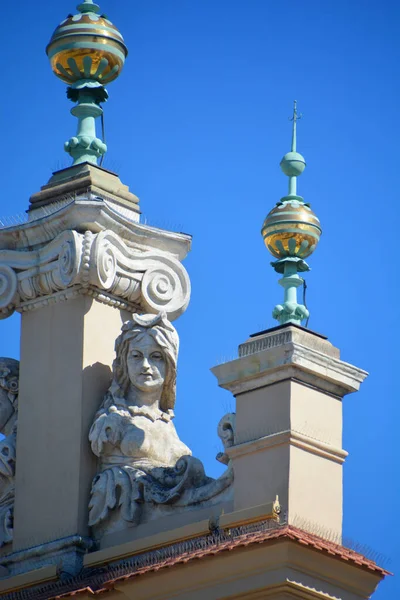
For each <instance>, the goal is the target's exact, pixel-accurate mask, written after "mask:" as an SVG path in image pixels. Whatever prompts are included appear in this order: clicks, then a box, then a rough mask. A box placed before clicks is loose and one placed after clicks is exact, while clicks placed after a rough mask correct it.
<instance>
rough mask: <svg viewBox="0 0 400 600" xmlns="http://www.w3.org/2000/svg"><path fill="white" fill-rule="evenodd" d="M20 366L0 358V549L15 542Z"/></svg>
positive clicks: (15, 361)
mask: <svg viewBox="0 0 400 600" xmlns="http://www.w3.org/2000/svg"><path fill="white" fill-rule="evenodd" d="M18 386H19V362H18V361H17V360H14V359H12V358H0V433H2V434H3V436H4V438H3V439H2V440H1V441H0V547H1V546H4V545H5V544H8V543H9V542H11V541H12V539H13V518H14V493H15V481H14V478H15V448H16V441H17V417H18Z"/></svg>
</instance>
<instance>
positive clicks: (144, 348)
mask: <svg viewBox="0 0 400 600" xmlns="http://www.w3.org/2000/svg"><path fill="white" fill-rule="evenodd" d="M178 347H179V338H178V334H177V332H176V330H175V328H174V327H173V326H172V325H171V323H170V322H169V321H168V319H167V317H166V315H165V314H164V313H160V314H159V315H133V318H132V321H127V322H126V323H124V325H123V326H122V333H121V335H120V336H119V337H118V338H117V341H116V343H115V351H116V359H115V361H114V365H113V372H114V382H113V383H114V385H115V384H116V385H117V386H118V388H119V389H118V391H117V390H116V393H115V392H114V393H113V396H114V397H115V396H116V395H117V396H119V397H122V398H125V397H126V396H127V392H128V389H129V387H130V386H133V387H135V388H137V389H139V390H141V391H142V392H146V391H149V392H150V391H155V390H160V409H161V410H162V411H164V412H167V411H168V410H170V409H173V408H174V405H175V394H176V363H177V358H178ZM110 391H111V390H110Z"/></svg>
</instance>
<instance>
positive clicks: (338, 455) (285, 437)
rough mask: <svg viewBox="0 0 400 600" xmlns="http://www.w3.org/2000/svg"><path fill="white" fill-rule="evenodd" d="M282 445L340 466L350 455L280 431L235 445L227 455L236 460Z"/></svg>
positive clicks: (307, 438) (339, 449)
mask: <svg viewBox="0 0 400 600" xmlns="http://www.w3.org/2000/svg"><path fill="white" fill-rule="evenodd" d="M282 444H289V445H291V446H295V447H296V448H300V449H302V450H305V451H306V452H311V453H312V454H316V455H317V456H320V457H321V458H327V459H328V460H332V461H333V462H337V463H339V464H342V463H343V462H344V461H345V459H346V457H347V456H348V453H347V452H346V451H345V450H343V449H341V448H336V447H335V446H331V445H330V444H327V443H325V442H321V441H320V440H317V439H315V438H312V437H310V436H308V435H304V434H303V433H301V432H299V431H294V430H286V431H279V432H277V433H273V434H271V435H267V436H264V437H261V438H257V439H255V440H250V441H247V442H243V443H241V444H235V445H234V446H231V447H230V448H228V449H227V450H226V453H227V455H228V456H229V458H230V459H234V458H237V457H239V456H244V455H246V454H253V453H254V452H260V451H261V450H265V449H266V448H273V447H275V446H281V445H282Z"/></svg>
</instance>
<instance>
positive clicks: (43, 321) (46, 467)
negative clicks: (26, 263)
mask: <svg viewBox="0 0 400 600" xmlns="http://www.w3.org/2000/svg"><path fill="white" fill-rule="evenodd" d="M129 316H130V315H129V314H128V313H126V312H124V311H120V310H117V309H114V308H112V307H110V306H106V305H104V304H101V303H99V302H97V301H96V300H93V299H91V298H89V297H87V296H81V297H77V298H74V299H70V300H68V301H65V302H59V303H57V304H50V305H48V306H47V307H43V308H42V309H41V310H36V311H32V312H25V313H23V315H22V333H21V372H20V413H19V425H18V444H17V456H18V463H17V473H16V489H17V494H16V501H15V531H14V544H13V550H14V551H15V550H18V549H22V548H26V547H29V546H33V545H37V544H41V543H44V542H47V541H49V540H54V539H57V538H60V537H66V536H69V535H74V534H80V535H86V534H87V533H88V525H87V522H88V498H89V491H90V486H91V482H92V478H93V476H94V474H95V472H96V460H95V457H94V456H93V454H92V452H91V450H90V446H89V443H88V441H87V439H88V432H89V428H90V425H91V422H92V420H93V415H94V413H95V411H96V410H97V408H98V406H99V405H100V403H101V400H102V397H103V395H104V392H105V391H106V389H107V386H108V384H109V382H110V377H111V365H112V361H113V358H114V340H115V338H116V337H117V335H118V334H119V332H120V329H121V324H122V322H123V321H124V320H127V319H128V318H129Z"/></svg>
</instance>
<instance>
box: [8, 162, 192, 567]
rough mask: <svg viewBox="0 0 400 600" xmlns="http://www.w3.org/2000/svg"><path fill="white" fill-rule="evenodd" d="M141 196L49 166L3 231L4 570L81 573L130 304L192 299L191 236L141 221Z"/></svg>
mask: <svg viewBox="0 0 400 600" xmlns="http://www.w3.org/2000/svg"><path fill="white" fill-rule="evenodd" d="M138 220H139V207H138V199H137V198H136V196H134V195H133V194H131V193H130V192H129V190H128V188H127V187H126V186H124V185H122V183H121V181H120V180H119V178H118V177H117V176H116V175H115V174H113V173H110V172H108V171H105V170H104V169H101V168H100V167H97V166H94V165H88V164H82V165H77V166H74V167H71V168H70V169H65V170H63V171H60V172H58V173H55V174H54V176H53V177H52V179H51V180H50V182H49V184H48V185H46V186H44V187H43V188H42V190H41V191H40V192H39V193H38V194H35V195H34V196H33V197H32V198H31V207H30V210H29V218H28V221H27V222H26V223H23V224H20V225H17V226H15V227H10V228H7V229H3V230H0V315H1V316H2V317H3V318H5V317H7V316H8V315H10V314H12V312H13V311H14V310H17V311H18V312H20V313H21V314H22V332H21V361H20V390H19V415H18V429H17V453H16V455H17V459H16V475H15V484H16V485H15V502H14V528H13V542H12V546H11V544H9V547H8V548H7V547H3V548H2V554H3V555H6V556H3V557H2V558H1V559H0V564H1V565H2V566H4V567H6V568H7V569H8V570H9V572H10V573H14V574H16V573H20V572H24V571H27V570H30V569H32V568H37V566H41V565H46V564H57V565H59V566H60V568H61V569H62V570H65V571H69V572H74V571H76V570H79V568H80V564H81V562H80V561H81V554H82V553H83V552H84V551H85V550H87V548H89V547H90V545H91V544H92V542H91V540H90V539H89V537H88V534H89V529H88V502H89V492H90V488H91V484H92V479H93V477H94V475H95V473H96V460H95V456H94V455H93V454H92V452H91V449H90V444H89V440H88V433H89V429H90V425H91V423H92V420H93V417H94V414H95V412H96V410H97V409H98V407H99V405H100V404H101V402H102V399H103V396H104V393H105V392H106V390H107V387H108V385H109V383H110V380H111V367H112V362H113V359H114V342H115V339H116V338H117V336H118V335H119V333H120V330H121V325H122V323H123V322H124V321H125V320H127V319H129V318H130V316H131V315H132V313H134V312H140V313H154V314H157V313H159V312H161V311H164V312H165V313H166V314H167V316H168V318H169V319H170V320H173V319H175V318H177V317H178V316H179V315H180V314H181V313H182V312H183V311H184V310H185V309H186V306H187V305H188V302H189V298H190V282H189V278H188V276H187V273H186V271H185V269H184V268H183V266H182V265H181V260H183V258H184V257H185V256H186V254H187V252H188V250H189V248H190V242H191V239H190V237H189V236H187V235H184V234H177V233H173V232H169V231H163V230H160V229H156V228H152V227H149V226H146V225H141V224H139V222H138Z"/></svg>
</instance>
